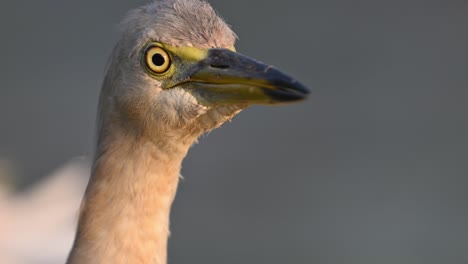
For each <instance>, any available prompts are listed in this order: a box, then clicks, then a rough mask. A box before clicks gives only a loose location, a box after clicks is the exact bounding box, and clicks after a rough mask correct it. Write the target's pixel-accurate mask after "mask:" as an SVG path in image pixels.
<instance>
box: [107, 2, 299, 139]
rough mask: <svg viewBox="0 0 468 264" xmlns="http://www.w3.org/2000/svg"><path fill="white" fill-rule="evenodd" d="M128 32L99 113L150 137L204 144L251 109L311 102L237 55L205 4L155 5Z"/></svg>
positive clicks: (129, 22) (128, 22) (128, 24)
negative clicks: (172, 134)
mask: <svg viewBox="0 0 468 264" xmlns="http://www.w3.org/2000/svg"><path fill="white" fill-rule="evenodd" d="M122 28H123V35H122V38H121V39H120V41H119V42H118V44H117V46H116V48H115V50H114V52H113V55H112V57H111V62H110V65H109V70H108V74H107V77H106V80H105V83H104V86H103V91H102V94H101V102H100V104H101V110H103V109H113V112H114V113H118V116H120V117H125V122H128V123H129V124H133V125H135V126H137V127H140V128H142V129H143V130H145V131H158V132H160V131H162V130H165V131H180V133H181V134H185V135H187V134H189V135H192V134H193V135H196V136H198V135H199V134H201V133H203V132H205V131H208V130H211V129H213V128H215V127H217V126H219V125H221V124H222V123H223V122H225V121H226V120H229V119H231V118H232V117H233V116H234V115H235V114H237V113H238V112H239V111H240V110H242V109H243V108H245V107H247V106H249V105H252V104H267V105H273V104H281V103H288V102H294V101H297V100H301V99H304V98H305V97H306V95H307V94H308V90H307V89H306V88H305V87H304V86H303V85H302V84H301V83H299V82H298V81H296V80H295V79H293V78H291V77H289V76H288V75H286V74H284V73H283V72H281V71H279V70H278V69H276V68H274V67H272V66H269V65H266V64H263V63H261V62H258V61H256V60H254V59H251V58H249V57H247V56H244V55H242V54H240V53H237V52H236V51H235V48H234V44H235V40H236V35H235V34H234V32H233V31H232V30H231V29H230V28H229V26H228V25H227V24H226V23H225V22H224V21H223V20H222V19H221V18H220V17H219V16H218V15H217V14H216V13H215V11H214V10H213V9H212V7H211V6H210V5H209V4H208V3H206V2H204V1H200V0H163V1H154V2H153V3H151V4H149V5H146V6H143V7H141V8H138V9H135V10H133V11H131V12H130V13H129V14H128V15H127V17H126V19H125V20H124V22H123V25H122ZM109 104H111V107H109ZM103 105H105V107H103ZM101 115H104V118H105V116H106V115H108V113H101ZM114 115H115V114H114Z"/></svg>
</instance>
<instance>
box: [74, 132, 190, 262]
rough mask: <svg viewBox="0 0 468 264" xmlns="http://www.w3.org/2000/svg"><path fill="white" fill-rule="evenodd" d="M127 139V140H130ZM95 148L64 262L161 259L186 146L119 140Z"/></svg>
mask: <svg viewBox="0 0 468 264" xmlns="http://www.w3.org/2000/svg"><path fill="white" fill-rule="evenodd" d="M129 142H131V143H129ZM107 145H109V146H110V147H109V148H107V149H105V150H102V151H101V153H99V151H98V156H97V158H96V160H95V164H94V167H93V173H92V176H91V179H90V182H89V184H88V187H87V190H86V193H85V197H84V199H83V203H82V208H81V212H80V218H79V223H78V230H77V235H76V239H75V244H74V246H73V249H72V252H71V254H70V257H69V261H68V263H117V264H119V263H156V264H165V263H166V255H167V239H168V236H169V215H170V209H171V205H172V202H173V200H174V197H175V194H176V190H177V184H178V181H179V174H180V167H181V163H182V159H183V158H184V156H185V154H186V152H187V150H188V146H187V147H186V149H185V150H183V151H179V152H175V153H177V154H174V153H172V154H171V155H169V154H168V151H167V150H164V149H163V150H161V148H160V147H157V144H153V142H149V141H148V142H135V141H133V142H132V141H131V140H123V141H120V142H113V143H112V144H107Z"/></svg>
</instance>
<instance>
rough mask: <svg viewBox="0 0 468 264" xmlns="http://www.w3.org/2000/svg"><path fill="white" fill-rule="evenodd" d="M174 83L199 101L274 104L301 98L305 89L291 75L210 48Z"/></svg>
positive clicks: (235, 53)
mask: <svg viewBox="0 0 468 264" xmlns="http://www.w3.org/2000/svg"><path fill="white" fill-rule="evenodd" d="M178 79H179V80H181V81H180V82H179V83H178V84H176V85H174V86H178V85H180V84H185V85H184V88H185V89H188V90H190V91H191V92H192V94H193V95H194V96H196V97H197V99H198V100H199V101H200V102H201V103H203V104H207V105H210V104H278V103H288V102H294V101H298V100H302V99H305V98H306V97H307V94H308V93H309V91H308V89H307V88H306V87H305V86H304V85H302V84H301V83H300V82H298V81H296V80H295V79H293V78H292V77H290V76H288V75H286V74H284V73H282V72H281V71H279V70H277V69H276V68H273V67H272V66H269V65H265V64H263V63H261V62H258V61H256V60H254V59H251V58H249V57H247V56H244V55H242V54H240V53H237V52H233V51H231V50H229V49H210V50H208V52H207V55H206V56H205V57H204V58H203V59H201V60H199V61H198V62H196V63H195V64H192V66H190V67H188V68H187V69H186V70H185V71H184V72H182V73H181V74H180V75H179V78H178Z"/></svg>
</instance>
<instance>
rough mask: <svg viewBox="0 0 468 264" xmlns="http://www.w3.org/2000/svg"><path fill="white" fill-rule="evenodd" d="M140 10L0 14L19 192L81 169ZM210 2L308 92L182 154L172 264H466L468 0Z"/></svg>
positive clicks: (25, 6) (8, 4)
mask: <svg viewBox="0 0 468 264" xmlns="http://www.w3.org/2000/svg"><path fill="white" fill-rule="evenodd" d="M146 2H148V1H136V0H134V1H129V0H127V1H125V0H112V1H111V0H103V1H91V0H81V1H58V0H44V1H32V0H27V1H2V2H1V3H0V32H1V33H2V36H1V41H0V54H1V62H0V67H1V68H0V120H1V124H0V160H3V161H4V162H8V164H9V167H10V168H11V171H12V172H14V176H15V181H16V183H17V185H18V186H19V188H20V190H25V189H27V188H28V186H30V185H31V184H33V183H35V182H38V181H40V180H41V179H42V178H44V177H46V176H47V175H48V174H49V173H50V172H51V171H53V170H54V169H55V168H57V167H59V166H61V165H62V164H63V163H65V162H66V161H68V160H70V159H72V158H73V157H76V156H83V155H84V156H88V157H90V156H91V154H92V149H93V141H94V120H95V112H96V103H97V97H98V93H99V89H100V85H101V81H102V79H103V75H104V67H105V63H106V60H107V57H108V55H109V53H110V50H111V48H112V46H113V44H114V43H115V41H116V39H117V37H118V35H119V32H118V30H117V23H118V22H119V21H120V20H121V18H122V17H123V16H124V14H125V12H126V11H127V10H129V9H131V8H133V7H136V6H139V5H141V4H144V3H146ZM210 2H211V3H212V5H213V6H214V7H215V8H216V9H217V10H218V11H219V13H220V14H221V15H222V16H223V17H224V18H225V19H226V20H227V22H228V23H229V24H230V25H232V27H233V28H234V30H235V31H236V32H237V34H238V35H239V41H238V45H237V49H238V51H240V52H241V53H244V54H247V55H249V56H252V57H255V58H257V59H259V60H261V61H265V62H268V63H271V64H273V65H275V66H278V67H279V68H281V69H283V70H284V71H286V72H288V73H290V74H291V75H293V76H295V77H297V78H298V79H299V80H301V81H302V82H303V83H305V84H307V85H308V86H309V87H310V88H311V90H312V95H311V97H310V99H309V100H307V101H305V102H303V103H301V104H295V105H290V106H284V107H252V108H250V109H248V110H246V111H244V112H243V113H241V114H240V115H239V116H238V117H236V118H235V119H234V121H233V122H232V123H229V124H226V125H224V126H223V127H222V128H221V129H218V130H216V131H214V132H213V133H211V134H210V135H209V136H206V137H203V138H202V139H201V140H200V144H198V145H196V146H194V147H193V148H192V150H191V151H190V153H189V155H188V157H187V158H186V160H185V162H184V166H183V171H182V174H183V175H184V177H185V180H184V181H183V182H182V184H181V185H180V187H179V192H178V196H177V198H176V201H175V204H174V209H173V213H172V236H171V239H170V249H169V251H170V252H169V263H233V264H234V263H278V264H279V263H304V264H310V263H321V264H322V263H323V264H326V263H331V264H337V263H379V264H380V263H382V264H383V263H404V264H406V263H408V264H417V263H425V264H426V263H468V226H467V223H468V206H467V204H468V193H467V191H466V189H467V186H468V140H467V135H468V119H467V115H468V106H467V100H468V2H467V1H465V0H437V1H436V0H426V1H422V0H420V1H418V0H407V1H390V0H388V1H379V0H377V1H375V0H362V1H346V0H311V1H304V0H288V1H265V2H261V1H251V0H250V1H248V0H237V1H221V0H211V1H210ZM83 177H86V175H83Z"/></svg>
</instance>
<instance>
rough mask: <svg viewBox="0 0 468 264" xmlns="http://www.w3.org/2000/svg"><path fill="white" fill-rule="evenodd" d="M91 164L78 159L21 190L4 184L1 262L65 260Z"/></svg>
mask: <svg viewBox="0 0 468 264" xmlns="http://www.w3.org/2000/svg"><path fill="white" fill-rule="evenodd" d="M89 171H90V165H89V162H88V161H86V160H85V159H82V158H81V159H74V160H72V161H70V162H68V163H67V164H65V165H64V166H62V167H61V168H59V169H57V170H56V171H55V172H54V173H52V175H50V176H49V177H47V178H46V179H45V180H44V181H43V182H41V183H39V184H37V185H36V186H33V187H32V188H31V189H30V190H29V191H26V192H21V193H12V192H7V189H1V188H0V263H1V264H41V263H44V264H45V263H47V264H56V263H57V264H58V263H65V259H66V258H67V254H68V252H69V250H70V248H71V245H72V242H73V237H74V233H75V228H76V221H77V219H78V208H79V206H80V202H81V198H82V196H83V192H84V190H85V187H86V183H87V181H88V178H89Z"/></svg>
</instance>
